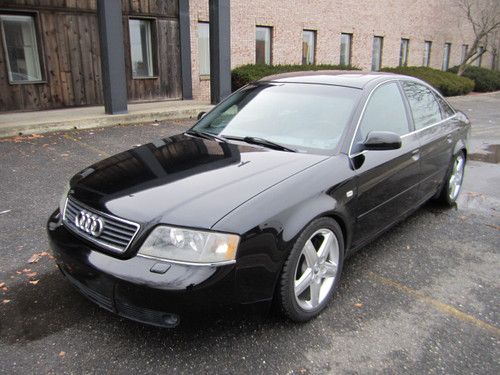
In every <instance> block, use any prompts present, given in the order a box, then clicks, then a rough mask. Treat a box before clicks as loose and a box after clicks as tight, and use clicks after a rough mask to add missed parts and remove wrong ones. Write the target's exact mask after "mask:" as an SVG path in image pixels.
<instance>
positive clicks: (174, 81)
mask: <svg viewBox="0 0 500 375" xmlns="http://www.w3.org/2000/svg"><path fill="white" fill-rule="evenodd" d="M5 10H8V11H16V12H17V11H19V12H20V13H21V12H29V13H31V14H33V15H35V19H36V22H37V29H38V30H37V31H38V42H39V43H40V44H41V46H40V48H39V50H40V52H41V55H40V60H41V63H42V71H43V77H44V83H36V84H10V83H9V79H8V72H7V65H6V58H5V51H4V46H3V43H0V111H14V110H37V109H52V108H63V107H73V106H85V105H99V104H102V103H103V97H102V77H101V62H100V49H99V30H98V26H97V15H96V0H0V12H1V11H5ZM122 11H123V23H124V30H123V33H124V43H125V56H124V58H125V62H126V69H127V72H126V74H127V88H128V97H129V100H130V101H139V100H155V99H166V98H181V96H182V87H181V82H182V81H181V70H180V68H181V67H180V45H179V18H178V17H179V10H178V0H122ZM129 17H147V18H153V19H154V24H155V26H156V46H157V53H156V55H157V61H156V68H157V78H152V79H132V71H131V68H130V65H131V64H130V50H129V45H130V43H129V34H128V19H129ZM153 43H155V40H153Z"/></svg>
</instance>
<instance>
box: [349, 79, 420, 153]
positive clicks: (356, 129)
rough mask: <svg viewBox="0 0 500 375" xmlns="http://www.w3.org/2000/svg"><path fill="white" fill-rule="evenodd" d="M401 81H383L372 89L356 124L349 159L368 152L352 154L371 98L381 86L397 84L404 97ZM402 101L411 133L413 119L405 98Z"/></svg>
mask: <svg viewBox="0 0 500 375" xmlns="http://www.w3.org/2000/svg"><path fill="white" fill-rule="evenodd" d="M400 81H401V80H400V79H399V78H393V79H389V80H387V81H382V82H380V83H378V84H376V85H375V87H374V88H372V89H371V91H370V93H369V94H368V96H367V97H366V100H365V102H364V104H363V108H362V109H361V113H360V114H359V117H358V121H357V122H356V127H355V128H354V132H353V133H352V137H351V142H350V144H349V150H348V152H347V156H348V157H350V158H353V157H355V156H358V155H362V154H364V153H365V152H366V151H367V150H363V151H360V152H356V153H354V154H352V153H351V151H352V147H353V146H354V140H355V139H356V134H358V129H359V127H360V125H361V121H362V120H363V117H364V116H365V112H366V107H367V106H368V103H369V102H370V100H371V98H372V96H373V93H374V92H375V91H377V90H378V88H379V87H381V86H383V85H386V84H390V83H396V84H397V86H398V91H399V94H400V95H403V93H402V92H401V84H400V83H399V82H400ZM401 100H402V101H403V105H404V107H405V114H406V121H407V122H408V130H409V131H410V132H411V129H412V128H414V127H413V121H410V120H411V119H410V118H409V116H408V108H407V103H406V101H405V97H402V98H401ZM408 134H409V133H408ZM405 135H406V134H405ZM405 135H402V136H401V138H402V137H403V136H405Z"/></svg>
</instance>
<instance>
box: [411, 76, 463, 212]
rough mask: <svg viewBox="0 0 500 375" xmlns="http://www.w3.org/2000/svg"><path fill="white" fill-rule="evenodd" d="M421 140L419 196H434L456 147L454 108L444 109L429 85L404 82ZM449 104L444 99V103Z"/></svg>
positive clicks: (423, 198) (422, 199)
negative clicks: (454, 139)
mask: <svg viewBox="0 0 500 375" xmlns="http://www.w3.org/2000/svg"><path fill="white" fill-rule="evenodd" d="M402 87H403V91H404V93H405V96H406V98H407V99H408V103H409V106H410V109H411V113H412V117H413V124H414V126H415V131H416V134H418V138H419V141H420V149H421V152H420V154H421V158H420V160H421V164H420V171H421V183H420V190H419V195H418V199H419V201H420V202H421V201H424V200H426V199H428V198H430V197H431V196H432V195H434V194H435V193H436V191H437V189H438V188H439V186H440V184H441V182H442V181H443V179H444V177H445V175H446V171H447V168H448V166H449V164H450V160H451V156H452V151H453V150H452V147H453V129H454V128H455V127H456V126H455V125H454V124H453V121H454V120H453V119H454V117H453V115H454V113H453V110H452V109H451V108H449V106H448V108H444V107H442V106H441V105H440V103H439V102H438V99H440V98H439V97H437V96H436V95H435V94H434V93H433V92H432V90H431V89H429V88H428V87H426V86H424V85H422V84H420V83H418V82H413V81H403V82H402ZM444 104H446V103H444V101H443V105H444Z"/></svg>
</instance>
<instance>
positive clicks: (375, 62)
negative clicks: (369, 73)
mask: <svg viewBox="0 0 500 375" xmlns="http://www.w3.org/2000/svg"><path fill="white" fill-rule="evenodd" d="M383 44H384V38H383V37H381V36H375V37H373V50H372V70H373V71H379V70H380V68H381V67H382V49H383Z"/></svg>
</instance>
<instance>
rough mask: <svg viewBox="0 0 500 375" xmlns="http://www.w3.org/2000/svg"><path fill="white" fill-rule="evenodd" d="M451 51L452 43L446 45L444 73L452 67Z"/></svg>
mask: <svg viewBox="0 0 500 375" xmlns="http://www.w3.org/2000/svg"><path fill="white" fill-rule="evenodd" d="M450 51H451V43H445V44H444V50H443V66H442V70H444V71H446V70H448V68H449V66H450Z"/></svg>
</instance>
